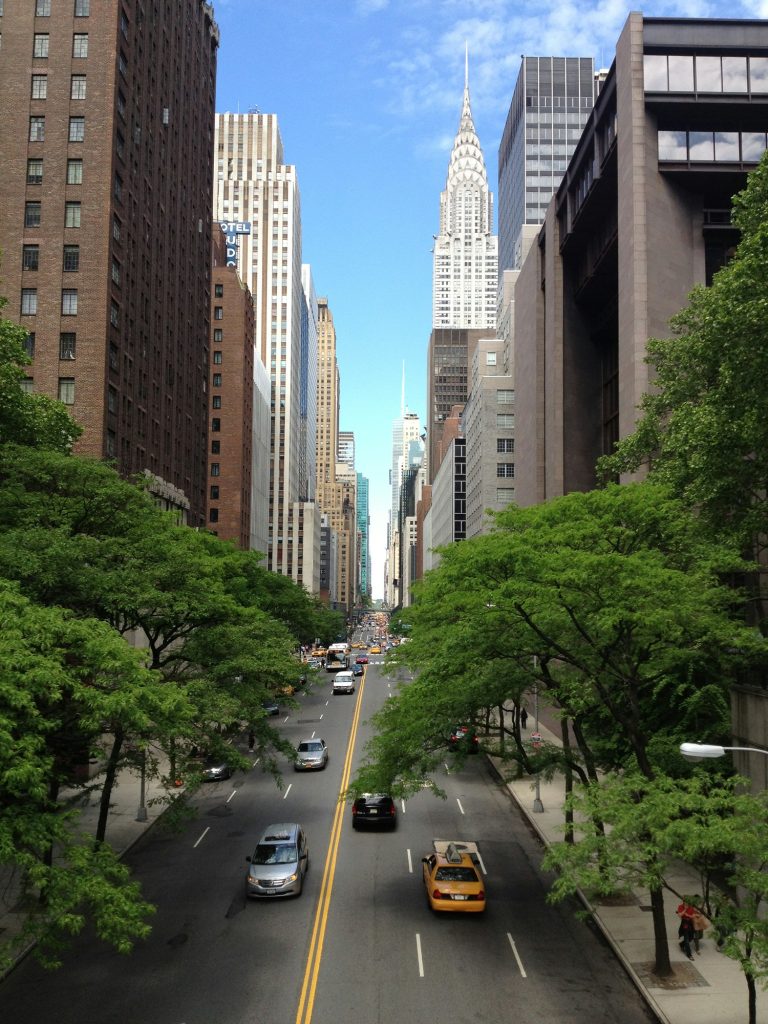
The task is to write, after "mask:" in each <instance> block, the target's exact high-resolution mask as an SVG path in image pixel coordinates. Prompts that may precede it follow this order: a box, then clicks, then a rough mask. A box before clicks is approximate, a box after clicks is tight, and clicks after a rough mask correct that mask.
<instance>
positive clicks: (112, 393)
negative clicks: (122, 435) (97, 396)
mask: <svg viewBox="0 0 768 1024" xmlns="http://www.w3.org/2000/svg"><path fill="white" fill-rule="evenodd" d="M107 411H108V412H111V413H115V414H117V388H113V387H112V385H111V384H110V385H109V388H108V389H107Z"/></svg>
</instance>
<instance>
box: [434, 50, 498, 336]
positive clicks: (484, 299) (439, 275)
mask: <svg viewBox="0 0 768 1024" xmlns="http://www.w3.org/2000/svg"><path fill="white" fill-rule="evenodd" d="M497 288H498V253H497V239H496V236H495V235H494V234H493V197H492V195H491V192H490V190H489V188H488V176H487V174H486V171H485V160H484V159H483V151H482V149H481V148H480V141H479V139H478V137H477V134H476V132H475V125H474V122H473V120H472V110H471V108H470V104H469V65H468V61H467V60H465V65H464V100H463V104H462V108H461V118H460V121H459V130H458V132H457V134H456V138H455V140H454V143H453V150H452V152H451V158H450V162H449V164H448V179H447V181H446V185H445V189H444V191H443V192H442V193H441V195H440V230H439V234H438V235H437V237H436V238H435V245H434V261H433V278H432V326H433V327H436V328H440V327H443V328H444V327H479V328H485V329H487V330H493V329H494V328H495V326H496V292H497Z"/></svg>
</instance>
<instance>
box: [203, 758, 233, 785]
mask: <svg viewBox="0 0 768 1024" xmlns="http://www.w3.org/2000/svg"><path fill="white" fill-rule="evenodd" d="M200 774H201V776H202V779H203V782H219V781H221V780H222V779H230V778H231V777H232V769H231V768H230V767H229V765H228V764H227V762H226V761H225V760H224V759H223V758H221V757H206V758H204V759H203V760H202V761H201V762H200Z"/></svg>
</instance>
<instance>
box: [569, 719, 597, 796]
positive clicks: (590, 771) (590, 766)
mask: <svg viewBox="0 0 768 1024" xmlns="http://www.w3.org/2000/svg"><path fill="white" fill-rule="evenodd" d="M571 728H572V729H573V735H574V736H575V737H576V742H577V744H578V746H579V752H580V753H581V756H582V758H583V759H584V767H585V768H586V769H587V776H588V777H589V781H590V782H597V781H598V775H597V768H596V767H595V759H594V757H592V751H591V750H590V749H589V744H588V743H587V741H586V739H585V738H584V732H583V730H582V728H581V723H580V722H579V720H578V718H572V719H571Z"/></svg>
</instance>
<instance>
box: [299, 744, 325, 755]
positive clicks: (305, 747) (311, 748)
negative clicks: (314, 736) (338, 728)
mask: <svg viewBox="0 0 768 1024" xmlns="http://www.w3.org/2000/svg"><path fill="white" fill-rule="evenodd" d="M322 749H323V745H322V743H318V742H317V741H314V742H313V741H308V742H305V743H300V744H299V753H300V754H307V753H309V754H316V753H318V752H319V751H321V750H322Z"/></svg>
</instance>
